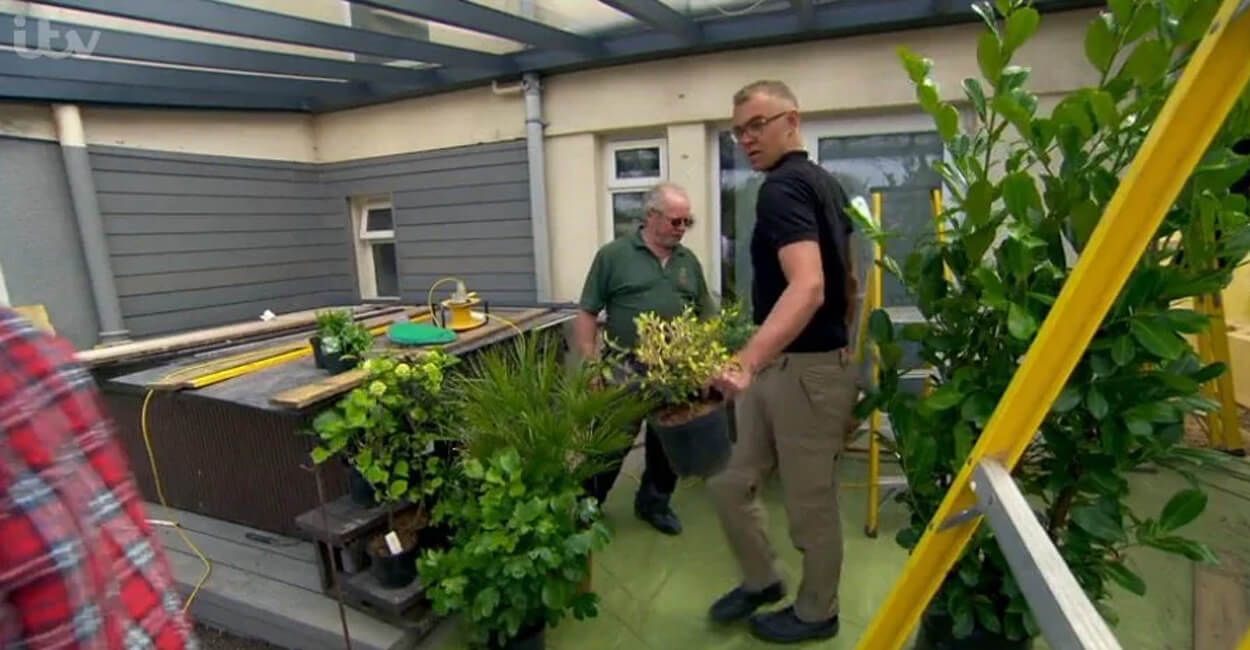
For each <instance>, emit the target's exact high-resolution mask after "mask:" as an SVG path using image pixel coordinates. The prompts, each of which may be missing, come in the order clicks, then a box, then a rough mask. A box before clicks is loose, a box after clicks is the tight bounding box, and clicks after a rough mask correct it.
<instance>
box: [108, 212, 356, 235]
mask: <svg viewBox="0 0 1250 650" xmlns="http://www.w3.org/2000/svg"><path fill="white" fill-rule="evenodd" d="M320 228H339V229H340V230H341V229H342V228H343V215H342V214H335V213H328V212H327V213H322V214H308V215H305V214H226V215H223V214H167V215H161V216H160V217H159V218H153V217H152V216H151V215H146V214H114V215H109V216H108V217H106V218H105V219H104V232H105V233H107V234H109V235H153V234H172V233H188V234H196V233H213V232H265V231H270V232H279V231H296V230H300V229H310V230H311V229H320Z"/></svg>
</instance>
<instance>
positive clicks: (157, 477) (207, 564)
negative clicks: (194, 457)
mask: <svg viewBox="0 0 1250 650" xmlns="http://www.w3.org/2000/svg"><path fill="white" fill-rule="evenodd" d="M188 369H189V368H182V369H180V370H179V371H176V372H174V373H170V376H167V377H166V379H170V378H171V377H172V375H174V374H177V372H181V371H184V370H188ZM155 394H156V391H155V390H154V389H148V394H147V396H146V397H144V398H143V410H142V411H141V412H140V415H139V427H140V429H142V431H143V446H144V448H146V449H147V452H148V463H149V465H151V467H152V482H153V483H155V484H156V496H157V498H158V499H160V502H161V506H162V507H163V508H165V509H166V510H170V507H169V503H168V502H167V501H166V500H165V489H164V486H163V485H162V484H161V473H160V470H158V469H157V468H156V454H155V453H154V452H153V451H152V437H151V435H150V434H149V432H148V405H149V404H150V403H151V401H152V396H153V395H155ZM170 523H172V524H173V529H174V532H176V533H178V537H180V538H182V541H183V543H185V544H186V545H187V547H188V548H190V549H191V552H192V553H194V554H195V556H196V557H198V558H200V561H201V562H203V563H204V574H203V575H201V576H200V579H199V581H198V582H196V583H195V588H194V589H192V590H191V594H190V595H189V596H187V600H186V602H184V603H183V604H182V612H183V613H184V614H185V613H186V612H187V611H188V610H190V609H191V601H193V600H195V596H196V594H198V593H200V589H201V588H202V587H203V586H204V583H206V582H208V577H209V576H210V575H212V573H213V563H212V562H211V561H209V559H208V557H207V556H205V555H204V553H203V552H202V551H200V549H199V547H198V546H196V545H195V544H194V543H193V542H192V541H191V538H189V537H187V534H186V532H185V531H183V529H182V523H181V522H179V521H178V520H176V519H170Z"/></svg>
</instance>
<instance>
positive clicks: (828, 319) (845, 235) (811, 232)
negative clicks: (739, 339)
mask: <svg viewBox="0 0 1250 650" xmlns="http://www.w3.org/2000/svg"><path fill="white" fill-rule="evenodd" d="M846 207H847V200H846V194H845V192H843V190H842V187H841V186H840V185H838V182H837V181H836V180H834V178H833V176H832V175H831V174H830V173H829V172H827V171H825V169H824V168H823V167H821V166H819V165H817V164H816V163H813V162H811V161H810V160H808V158H807V152H805V151H792V152H790V153H787V154H786V155H785V156H783V157H782V158H781V160H779V161H778V162H777V164H776V165H775V166H774V167H773V168H772V169H770V170H768V173H767V176H766V177H765V179H764V184H763V185H762V186H761V187H760V193H759V198H758V199H757V201H756V204H755V231H754V232H753V233H752V236H751V263H752V266H753V268H754V272H755V273H754V275H755V278H754V282H753V287H752V303H753V304H754V317H755V322H756V324H762V323H763V322H764V319H765V318H766V317H767V316H768V312H769V311H771V310H772V308H773V306H774V305H776V304H777V300H778V299H779V298H781V293H782V291H784V290H785V288H786V284H787V282H786V276H785V273H784V272H783V271H782V269H781V258H780V257H779V255H778V251H780V250H781V248H783V247H785V246H787V245H789V244H793V243H795V242H799V241H804V240H809V241H814V242H817V243H819V244H820V257H821V263H822V266H823V267H824V273H825V301H824V304H822V305H821V306H820V309H819V310H817V311H816V314H815V316H813V317H812V320H811V322H809V323H808V325H807V327H806V328H804V329H803V331H802V333H800V334H799V336H798V338H796V339H795V340H794V342H792V343H791V344H790V345H789V346H787V347H786V349H785V351H786V352H828V351H832V350H837V349H840V348H844V347H846V345H847V339H848V334H847V328H846V311H847V308H848V307H847V296H846V288H845V287H846V271H845V270H844V269H845V266H844V264H843V259H844V255H845V253H846V251H848V250H849V248H848V246H847V243H846V242H848V241H849V238H850V234H851V230H852V226H851V220H850V218H849V217H848V216H847V214H846Z"/></svg>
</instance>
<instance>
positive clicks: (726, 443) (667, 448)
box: [647, 402, 733, 478]
mask: <svg viewBox="0 0 1250 650" xmlns="http://www.w3.org/2000/svg"><path fill="white" fill-rule="evenodd" d="M647 426H648V427H651V430H652V431H654V432H655V435H656V437H658V438H659V439H660V443H661V444H662V445H663V447H664V453H665V455H667V456H668V460H669V463H671V464H672V466H673V471H674V472H676V473H677V475H678V476H698V477H702V478H708V477H710V476H714V475H716V474H718V473H720V472H721V470H723V469H725V466H726V465H728V464H729V454H730V452H731V451H732V450H733V443H732V442H730V440H729V415H728V410H727V409H726V408H725V403H724V402H720V403H717V404H716V406H715V407H714V408H713V409H712V410H710V411H708V412H706V413H704V414H702V415H700V416H698V417H696V418H694V419H693V420H690V421H689V422H683V423H680V424H662V423H660V421H659V419H658V418H656V417H655V416H652V417H651V418H648V420H647Z"/></svg>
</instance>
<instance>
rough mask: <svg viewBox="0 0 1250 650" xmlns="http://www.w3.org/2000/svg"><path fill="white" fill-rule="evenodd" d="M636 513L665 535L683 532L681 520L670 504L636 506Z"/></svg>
mask: <svg viewBox="0 0 1250 650" xmlns="http://www.w3.org/2000/svg"><path fill="white" fill-rule="evenodd" d="M634 515H635V516H637V517H638V518H639V519H641V520H643V521H645V522H647V523H648V524H651V527H652V528H655V529H656V530H658V531H660V532H661V533H664V534H665V535H679V534H681V520H680V519H678V518H677V514H676V513H674V512H673V509H672V508H670V507H668V506H652V507H642V506H639V505H635V506H634Z"/></svg>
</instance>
